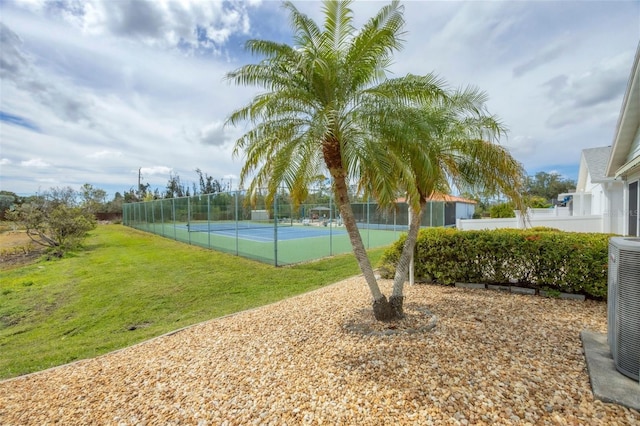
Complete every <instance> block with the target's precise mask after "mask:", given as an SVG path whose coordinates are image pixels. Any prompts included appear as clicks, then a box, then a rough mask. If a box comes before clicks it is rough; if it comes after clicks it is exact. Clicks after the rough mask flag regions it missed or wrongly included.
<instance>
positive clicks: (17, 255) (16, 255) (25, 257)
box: [0, 231, 46, 269]
mask: <svg viewBox="0 0 640 426" xmlns="http://www.w3.org/2000/svg"><path fill="white" fill-rule="evenodd" d="M45 250H46V248H45V247H44V246H41V245H39V244H36V243H34V242H33V241H32V240H31V238H29V236H28V235H27V233H26V232H25V231H8V232H2V233H0V269H10V268H15V267H18V266H22V265H26V264H29V263H31V262H34V261H36V260H37V259H38V258H39V257H40V256H41V255H42V254H43V253H44V252H45Z"/></svg>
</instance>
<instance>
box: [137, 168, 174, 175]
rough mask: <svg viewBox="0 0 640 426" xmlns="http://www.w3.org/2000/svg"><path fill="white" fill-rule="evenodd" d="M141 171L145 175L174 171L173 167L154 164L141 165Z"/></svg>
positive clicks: (165, 173) (164, 173) (166, 173)
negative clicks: (149, 165) (150, 165)
mask: <svg viewBox="0 0 640 426" xmlns="http://www.w3.org/2000/svg"><path fill="white" fill-rule="evenodd" d="M140 172H141V173H142V174H143V175H152V176H153V175H168V174H169V173H171V172H172V169H171V167H166V166H152V167H141V168H140Z"/></svg>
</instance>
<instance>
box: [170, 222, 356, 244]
mask: <svg viewBox="0 0 640 426" xmlns="http://www.w3.org/2000/svg"><path fill="white" fill-rule="evenodd" d="M236 224H237V225H238V226H235V225H236ZM176 228H178V229H180V230H183V231H184V230H187V231H189V232H192V233H193V232H205V233H207V232H208V233H215V234H217V235H221V236H225V237H230V238H236V237H238V238H241V239H244V240H248V241H255V242H267V243H272V242H273V241H274V239H276V237H277V240H278V241H290V240H300V239H307V238H323V237H328V236H332V235H335V236H339V235H346V234H347V231H346V229H345V228H344V227H342V226H339V227H338V226H326V227H325V226H304V225H298V224H296V225H292V224H286V223H284V224H278V226H277V227H276V226H274V224H265V225H262V224H257V223H249V224H243V223H241V222H228V223H209V224H207V223H199V224H181V225H176Z"/></svg>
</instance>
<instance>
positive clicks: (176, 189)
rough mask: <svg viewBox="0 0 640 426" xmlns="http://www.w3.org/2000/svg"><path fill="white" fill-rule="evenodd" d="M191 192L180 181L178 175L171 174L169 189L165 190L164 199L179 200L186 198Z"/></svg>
mask: <svg viewBox="0 0 640 426" xmlns="http://www.w3.org/2000/svg"><path fill="white" fill-rule="evenodd" d="M188 192H189V190H188V188H186V187H185V185H184V184H183V183H182V182H181V181H180V176H179V175H178V174H175V175H174V174H173V173H171V174H170V175H169V181H168V182H167V188H166V190H165V194H164V198H178V197H184V196H186V195H187V193H188Z"/></svg>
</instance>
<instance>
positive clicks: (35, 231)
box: [8, 188, 96, 255]
mask: <svg viewBox="0 0 640 426" xmlns="http://www.w3.org/2000/svg"><path fill="white" fill-rule="evenodd" d="M75 198H76V194H75V191H73V190H72V189H71V188H63V189H57V188H56V189H52V190H51V191H50V192H47V193H45V194H44V195H42V196H38V197H34V198H33V199H32V200H31V201H29V202H25V203H23V204H22V205H20V206H18V207H17V208H15V209H14V210H13V211H11V212H9V213H8V218H9V219H10V220H12V221H14V222H16V223H17V224H18V225H19V226H20V227H22V228H24V229H26V231H27V235H28V236H29V238H31V240H32V241H34V242H35V243H37V244H40V245H43V246H46V247H50V248H52V249H53V251H54V254H57V255H62V253H63V252H64V251H67V250H72V249H75V248H77V247H79V246H80V245H81V243H82V241H83V240H84V239H85V237H86V236H87V233H88V232H89V231H90V230H92V229H94V228H95V226H96V220H95V217H94V215H93V214H92V213H91V211H90V210H88V209H86V208H83V207H80V206H78V205H77V203H76V201H75Z"/></svg>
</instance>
